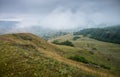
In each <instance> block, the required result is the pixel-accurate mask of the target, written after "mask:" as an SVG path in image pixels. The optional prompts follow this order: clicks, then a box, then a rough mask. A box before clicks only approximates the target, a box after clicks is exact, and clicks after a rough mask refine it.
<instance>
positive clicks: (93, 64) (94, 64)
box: [69, 55, 111, 70]
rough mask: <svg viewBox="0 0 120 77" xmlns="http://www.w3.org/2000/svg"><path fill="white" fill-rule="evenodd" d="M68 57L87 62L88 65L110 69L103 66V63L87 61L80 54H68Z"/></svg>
mask: <svg viewBox="0 0 120 77" xmlns="http://www.w3.org/2000/svg"><path fill="white" fill-rule="evenodd" d="M69 59H72V60H75V61H78V62H83V63H85V64H89V65H91V66H94V67H97V68H99V67H101V68H104V69H108V70H110V69H111V68H110V67H108V66H105V65H103V64H97V63H94V62H91V61H88V60H87V59H86V58H85V57H82V56H79V55H75V56H70V57H69Z"/></svg>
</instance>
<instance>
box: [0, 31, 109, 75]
mask: <svg viewBox="0 0 120 77" xmlns="http://www.w3.org/2000/svg"><path fill="white" fill-rule="evenodd" d="M55 52H61V51H60V49H58V48H56V47H55V46H53V45H50V44H49V43H47V41H45V40H43V39H41V38H39V37H37V36H35V35H33V34H29V33H19V34H7V35H1V36H0V77H99V76H106V74H105V75H104V73H101V72H99V73H96V72H95V71H91V70H90V69H87V67H86V70H83V69H84V68H82V69H80V68H81V66H77V67H76V64H75V63H74V61H71V60H68V59H66V58H63V57H61V56H60V55H58V54H57V53H55ZM78 67H79V68H78ZM90 71H91V72H92V73H91V72H90ZM95 73H96V74H95ZM101 74H103V75H101ZM110 76H111V75H110ZM108 77H109V76H108Z"/></svg>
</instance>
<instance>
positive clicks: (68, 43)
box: [52, 40, 74, 47]
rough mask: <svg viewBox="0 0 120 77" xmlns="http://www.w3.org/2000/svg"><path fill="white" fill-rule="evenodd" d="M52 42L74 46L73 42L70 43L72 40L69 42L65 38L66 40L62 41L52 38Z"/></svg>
mask: <svg viewBox="0 0 120 77" xmlns="http://www.w3.org/2000/svg"><path fill="white" fill-rule="evenodd" d="M52 43H54V44H58V45H66V46H72V47H73V46H74V45H73V44H72V42H70V41H68V40H66V41H64V42H58V40H54V41H53V42H52Z"/></svg>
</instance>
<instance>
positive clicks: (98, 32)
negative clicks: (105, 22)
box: [74, 25, 120, 44]
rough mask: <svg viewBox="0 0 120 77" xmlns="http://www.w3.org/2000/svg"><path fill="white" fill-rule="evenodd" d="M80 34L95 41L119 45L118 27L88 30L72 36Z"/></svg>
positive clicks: (119, 32)
mask: <svg viewBox="0 0 120 77" xmlns="http://www.w3.org/2000/svg"><path fill="white" fill-rule="evenodd" d="M81 34H82V35H84V36H89V37H90V38H94V39H97V40H101V41H106V42H112V43H118V44H120V25H118V26H112V27H105V28H89V29H83V30H80V31H78V32H74V35H81Z"/></svg>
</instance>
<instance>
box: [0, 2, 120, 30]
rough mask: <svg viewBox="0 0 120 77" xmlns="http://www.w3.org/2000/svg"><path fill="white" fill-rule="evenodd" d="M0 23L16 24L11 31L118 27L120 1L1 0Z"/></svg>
mask: <svg viewBox="0 0 120 77" xmlns="http://www.w3.org/2000/svg"><path fill="white" fill-rule="evenodd" d="M0 21H11V22H18V23H15V27H13V29H12V30H17V29H21V30H26V29H28V28H31V27H32V28H33V27H37V26H38V27H43V28H47V29H54V30H62V29H74V28H89V27H104V26H111V25H119V24H120V1H119V0H0ZM0 26H1V25H0Z"/></svg>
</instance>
